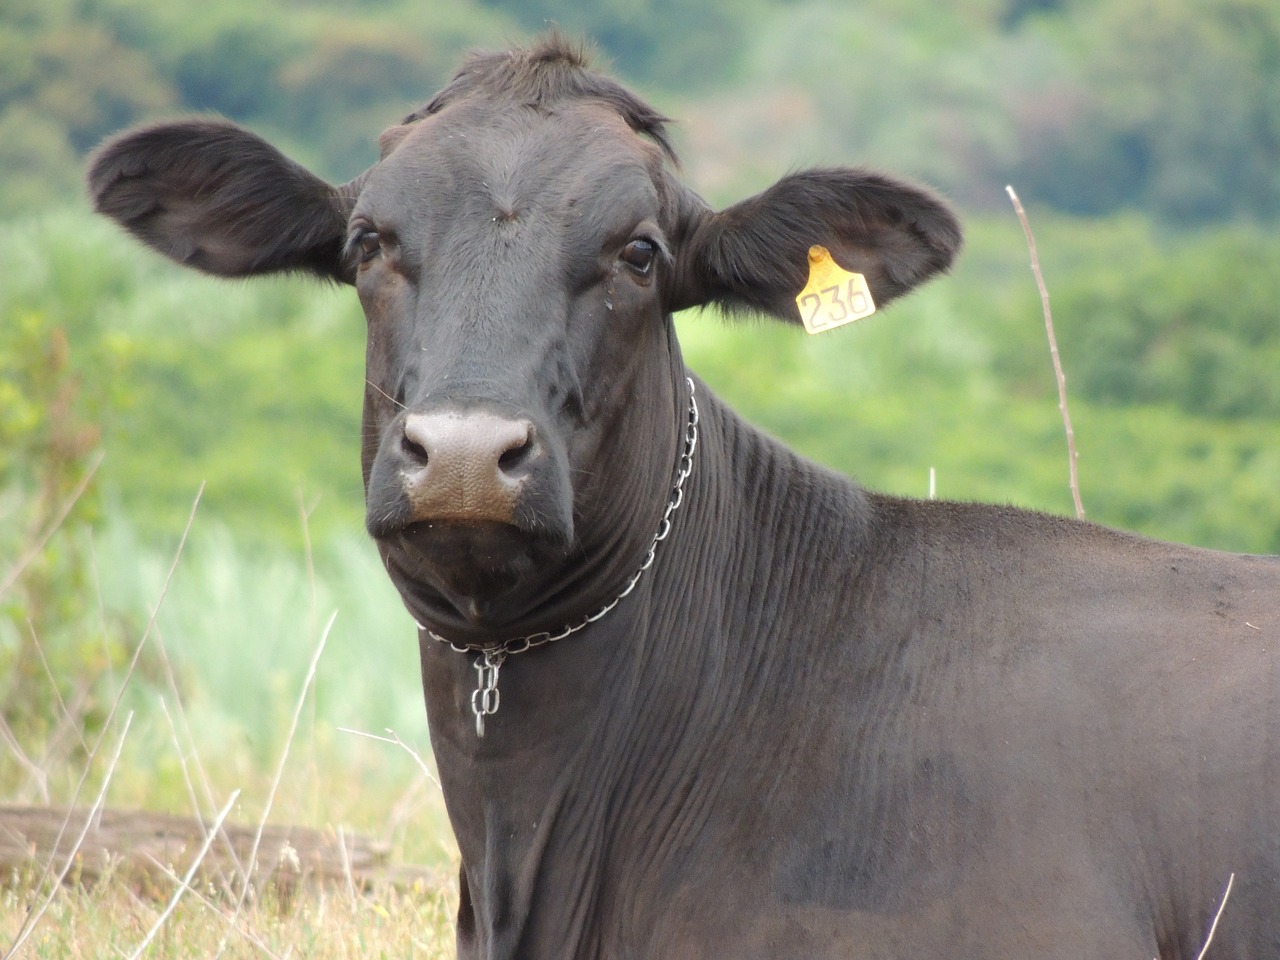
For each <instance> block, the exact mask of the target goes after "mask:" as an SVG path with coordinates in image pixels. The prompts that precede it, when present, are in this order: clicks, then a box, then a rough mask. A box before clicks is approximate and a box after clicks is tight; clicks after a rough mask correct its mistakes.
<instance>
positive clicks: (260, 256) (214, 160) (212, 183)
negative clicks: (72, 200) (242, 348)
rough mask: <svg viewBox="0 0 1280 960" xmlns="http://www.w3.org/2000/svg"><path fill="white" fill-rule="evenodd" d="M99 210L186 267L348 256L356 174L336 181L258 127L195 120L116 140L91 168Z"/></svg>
mask: <svg viewBox="0 0 1280 960" xmlns="http://www.w3.org/2000/svg"><path fill="white" fill-rule="evenodd" d="M88 181H89V193H90V196H91V197H92V199H93V203H94V207H95V209H96V210H97V211H98V212H99V213H102V214H105V215H106V216H108V217H111V218H112V219H113V220H116V221H117V222H118V223H120V224H121V225H122V226H123V227H125V228H126V229H127V230H129V232H130V233H132V234H133V235H134V236H136V237H138V238H139V239H140V240H142V241H143V242H144V243H146V244H147V245H148V246H150V247H152V248H154V249H155V250H158V251H159V252H160V253H163V254H164V255H165V256H167V257H169V258H170V259H172V260H176V261H177V262H178V263H181V264H183V265H185V266H189V267H195V268H196V269H199V270H203V271H205V272H206V273H212V274H217V275H219V276H227V277H241V276H251V275H254V274H261V273H272V272H276V271H281V270H303V271H308V272H310V273H314V274H318V275H319V276H322V277H326V278H329V279H335V280H345V279H348V278H347V277H346V276H345V275H344V271H343V269H342V263H341V255H342V244H343V240H344V238H345V234H346V224H347V217H348V215H349V214H350V212H351V208H352V206H353V205H354V203H355V196H356V194H357V192H358V190H357V189H355V184H356V183H357V182H358V181H353V183H352V184H348V185H346V186H344V187H332V186H330V185H329V184H328V183H326V182H325V181H324V180H321V179H320V178H319V177H317V176H315V175H314V174H312V173H311V172H309V171H308V170H306V169H305V168H304V167H302V166H300V165H299V164H297V163H294V162H293V161H292V160H290V159H289V158H288V157H286V156H285V155H284V154H282V153H281V152H280V151H279V150H277V149H276V148H275V147H273V146H271V144H269V143H267V142H266V141H265V140H263V139H262V138H261V137H259V136H257V135H256V134H253V133H250V132H249V131H247V130H244V129H242V128H240V127H237V126H235V125H234V124H230V123H226V122H223V121H213V120H188V121H182V122H178V123H167V124H160V125H156V126H149V127H142V128H139V129H137V130H133V131H129V132H127V133H124V134H122V135H120V136H118V137H116V138H114V139H112V140H109V141H107V142H106V143H105V144H103V146H102V147H100V148H99V150H98V151H97V153H96V154H94V156H93V158H92V160H91V161H90V166H89V174H88Z"/></svg>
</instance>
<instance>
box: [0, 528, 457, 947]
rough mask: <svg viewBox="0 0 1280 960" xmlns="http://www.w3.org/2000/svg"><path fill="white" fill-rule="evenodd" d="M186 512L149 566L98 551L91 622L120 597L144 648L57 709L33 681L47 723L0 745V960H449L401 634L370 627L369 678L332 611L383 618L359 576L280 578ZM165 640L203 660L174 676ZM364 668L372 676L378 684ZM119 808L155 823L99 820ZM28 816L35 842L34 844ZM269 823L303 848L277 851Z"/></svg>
mask: <svg viewBox="0 0 1280 960" xmlns="http://www.w3.org/2000/svg"><path fill="white" fill-rule="evenodd" d="M198 515H199V511H198V508H197V509H196V510H195V511H194V513H193V517H194V518H196V520H195V522H193V524H192V527H193V529H189V530H188V536H187V537H186V538H184V542H183V544H182V546H181V547H180V549H178V550H176V551H175V552H174V554H173V556H172V557H170V558H169V560H168V562H167V565H164V566H163V569H161V568H159V567H158V566H157V561H158V560H159V558H158V557H149V558H148V557H146V556H145V554H146V551H145V550H140V549H139V548H138V546H137V544H136V542H133V541H131V540H129V539H128V538H127V537H123V536H116V537H112V536H107V537H105V538H104V539H103V540H102V541H101V542H99V543H98V544H97V546H96V549H95V567H96V568H97V569H98V570H100V571H101V572H102V573H103V574H104V576H103V581H104V583H105V586H103V585H99V587H98V588H97V589H98V592H99V595H98V597H97V604H98V605H99V607H100V609H102V610H104V611H106V610H107V609H108V608H112V607H115V606H116V605H118V604H119V603H120V602H121V600H120V597H119V596H118V594H113V593H112V592H111V591H113V590H117V589H118V587H119V583H118V580H119V581H126V582H130V583H133V584H134V585H135V586H136V587H137V589H138V591H139V592H138V596H139V597H141V596H144V595H146V594H145V591H146V590H148V589H150V590H152V591H153V592H152V593H151V594H150V596H151V600H150V601H147V602H144V603H143V611H144V622H145V624H146V626H145V627H144V629H143V633H142V635H141V636H138V637H136V638H134V642H133V645H132V646H131V648H130V649H129V650H128V651H127V656H126V657H125V658H124V659H123V661H122V662H121V665H120V666H119V667H113V668H112V669H111V670H110V671H108V672H107V673H106V674H104V675H100V676H98V677H97V682H96V683H94V684H84V685H82V686H81V687H80V688H78V689H77V690H76V691H75V692H73V693H71V694H70V695H67V696H64V694H63V692H62V688H61V687H60V685H57V684H53V683H52V678H51V677H49V678H45V679H46V681H47V682H49V683H50V689H51V690H54V691H56V692H55V694H54V695H53V696H52V697H51V698H50V702H55V703H56V704H57V716H56V717H55V718H50V722H49V723H48V724H47V725H45V726H43V727H37V726H34V725H33V726H30V727H27V728H26V729H25V735H23V733H15V732H14V731H13V730H12V729H11V728H10V727H9V726H8V725H7V724H6V725H5V727H4V728H3V730H0V733H3V735H4V737H5V740H6V747H7V749H6V750H5V751H4V754H3V759H2V760H0V778H3V783H4V785H5V791H4V795H5V796H6V797H7V798H8V799H9V801H10V802H9V803H8V804H7V805H6V806H2V807H0V869H2V870H3V872H4V873H5V874H6V876H5V878H4V879H5V882H4V884H3V886H2V887H0V943H3V944H5V949H6V952H5V953H4V954H3V955H4V956H5V957H6V958H7V957H9V956H14V957H17V956H29V957H42V958H77V957H102V956H110V955H113V954H114V955H119V956H142V955H144V954H148V953H149V955H155V956H165V957H211V956H217V955H221V956H226V957H250V956H253V957H289V956H305V957H317V958H327V957H334V958H337V957H383V956H386V957H390V956H395V957H446V956H452V952H453V939H452V911H453V909H454V904H455V903H456V882H455V880H454V877H455V875H456V851H455V849H454V848H453V846H452V841H451V837H450V835H449V832H448V829H447V826H446V824H445V819H444V813H443V802H442V799H441V796H440V791H439V787H438V785H437V784H436V782H435V779H434V774H433V773H432V771H431V769H430V767H429V766H428V765H427V763H426V761H424V759H423V756H424V755H426V756H428V757H429V751H428V750H427V749H426V748H425V741H426V736H425V719H424V718H423V717H422V715H421V706H420V703H419V702H418V698H419V696H420V694H419V690H418V686H417V683H416V678H415V677H414V673H413V670H412V669H409V667H410V666H411V665H412V661H413V659H414V657H413V654H414V651H413V650H412V646H413V644H412V637H413V631H412V629H411V628H410V629H409V630H405V629H404V624H403V623H402V624H399V627H400V629H398V630H388V629H386V628H385V627H383V629H382V630H381V631H380V632H379V634H378V636H379V638H385V639H381V642H383V643H384V644H386V643H387V642H388V641H389V639H390V636H394V637H395V639H397V640H398V641H400V642H399V647H400V649H401V652H403V653H404V654H405V655H406V656H405V657H404V660H405V663H404V664H402V665H395V666H392V665H391V663H390V660H389V661H388V665H387V668H386V670H385V673H382V672H381V671H379V670H377V669H369V665H368V659H367V658H368V655H369V653H370V652H371V650H370V647H371V646H372V647H374V648H375V650H374V651H372V652H375V653H376V652H377V651H376V646H377V643H378V642H379V641H375V640H373V639H372V638H373V637H374V634H373V633H372V632H371V625H370V622H349V623H348V624H347V627H346V629H345V631H344V633H345V634H346V640H347V641H348V642H345V643H343V642H335V639H334V637H335V634H337V633H338V629H337V624H338V622H339V619H340V618H342V619H345V617H344V616H343V614H344V613H346V612H349V611H350V612H353V613H356V614H357V615H366V616H368V617H369V618H370V621H371V622H372V624H373V626H375V627H376V626H380V623H379V621H380V620H385V617H386V613H387V612H390V613H393V614H394V613H395V611H396V601H395V599H394V598H389V597H387V596H386V594H387V592H388V590H389V588H388V587H386V586H385V584H384V583H383V581H384V580H385V577H384V575H383V574H382V571H381V569H380V568H379V567H378V566H377V563H376V558H375V557H372V556H371V551H368V552H367V553H366V552H364V551H360V550H358V549H355V548H352V550H351V553H352V554H353V556H352V557H348V558H347V560H346V564H347V566H346V568H345V569H342V570H339V563H338V561H337V560H335V559H333V558H329V564H328V567H329V570H330V571H331V577H332V579H331V580H326V578H325V575H324V573H317V572H316V565H315V564H314V563H313V562H312V561H311V558H310V557H306V558H304V560H305V562H304V563H303V564H301V565H300V567H299V568H297V569H290V570H285V569H283V568H282V567H281V566H280V565H279V564H278V563H274V564H273V563H263V562H261V561H258V562H255V561H254V560H253V559H251V558H248V557H246V556H243V555H239V554H237V553H236V552H235V551H234V549H233V548H232V547H231V546H230V544H229V541H228V540H227V538H226V537H225V536H222V537H219V536H218V535H217V531H213V533H214V534H215V535H214V536H212V537H211V538H208V539H207V540H205V541H204V542H203V543H201V542H199V541H200V540H201V538H200V535H199V533H194V535H193V532H194V529H195V528H198V526H199V524H198ZM360 546H364V545H363V544H361V545H360ZM187 551H189V552H187ZM306 571H310V572H309V573H308V574H307V575H306V577H305V579H302V580H298V581H296V582H295V581H293V580H292V578H293V577H296V576H299V575H300V574H303V573H305V572H306ZM225 590H231V591H233V593H234V594H235V595H236V596H238V597H239V598H240V601H239V602H238V603H237V605H236V610H237V611H238V613H239V614H240V615H241V616H242V617H244V623H243V624H242V625H241V626H239V627H236V626H229V625H228V624H227V623H226V621H225V618H223V617H220V616H218V615H217V611H218V610H220V609H221V610H225V609H226V603H225V601H226V597H225V595H224V596H219V594H220V592H221V591H225ZM367 594H372V595H373V598H376V600H377V601H382V602H384V603H385V606H384V607H383V609H382V616H381V617H379V616H378V615H377V614H376V613H372V612H368V611H366V612H365V613H364V614H359V613H358V611H359V610H360V607H361V606H367V605H368V604H370V603H372V602H375V600H374V599H373V598H369V597H368V596H367ZM108 597H109V598H110V599H108ZM386 601H389V602H386ZM321 603H325V604H331V606H325V607H321V606H320V604H321ZM352 608H354V610H352ZM211 611H212V612H211ZM104 615H105V614H104ZM202 620H203V621H204V622H206V623H209V624H211V625H212V629H216V630H218V631H219V635H218V636H217V637H207V638H206V637H201V638H193V636H192V634H191V632H190V627H189V626H188V624H189V623H194V622H200V621H202ZM292 620H296V621H297V622H296V624H294V629H280V625H281V624H283V623H285V622H287V621H292ZM254 621H256V623H255V622H254ZM171 631H172V632H171ZM353 633H354V634H364V635H365V636H368V637H369V638H370V642H369V643H360V642H350V641H351V635H352V634H353ZM172 636H180V637H182V638H183V643H193V641H195V640H197V639H198V642H194V643H193V648H199V649H202V650H206V651H207V652H208V653H209V654H210V659H211V660H212V661H215V662H213V663H207V664H205V665H203V666H200V667H198V668H196V669H191V668H189V667H183V668H178V667H175V658H171V657H170V651H169V649H168V644H169V643H170V642H172V641H170V640H169V638H170V637H172ZM265 638H273V639H274V644H273V648H271V647H268V646H267V645H266V644H264V643H263V640H264V639H265ZM113 659H117V658H112V657H110V656H104V657H103V662H104V663H110V662H112V660H113ZM177 659H178V660H179V661H182V660H187V661H188V662H190V661H189V658H186V657H180V658H177ZM361 663H363V664H364V665H365V668H364V669H362V670H357V669H356V666H357V664H361ZM219 664H220V665H221V670H219V669H217V666H218V665H219ZM380 673H381V675H382V676H384V677H390V678H391V680H389V681H388V682H387V684H386V685H385V686H382V687H376V686H374V685H375V684H376V683H377V677H378V675H379V674H380ZM83 675H84V676H86V677H89V676H93V674H92V673H91V672H90V671H84V673H83ZM347 678H351V679H353V680H354V681H356V684H355V685H354V686H353V685H352V684H348V683H347V682H346V681H347ZM360 683H363V684H365V686H363V687H361V686H359V684H360ZM393 687H394V689H393ZM370 719H373V720H374V721H375V722H376V723H380V724H382V726H373V727H371V728H370V727H367V726H365V725H363V724H365V723H366V722H367V721H368V720H370ZM393 724H401V726H398V727H396V726H393ZM19 804H23V805H24V806H23V807H19ZM71 807H74V808H75V813H74V815H72V814H70V813H68V814H67V815H66V818H65V821H66V829H65V831H64V832H63V834H62V836H61V837H60V838H59V839H58V842H56V843H55V842H54V841H51V840H50V838H49V834H51V833H53V832H54V829H55V827H56V826H58V825H60V824H61V823H62V822H63V812H64V811H67V810H68V808H71ZM134 810H139V811H153V812H154V811H166V812H167V816H166V815H157V814H155V813H145V814H142V819H141V823H142V825H141V826H138V825H135V826H134V827H133V828H132V829H128V830H126V829H123V828H122V827H121V826H120V825H119V824H118V823H115V822H114V821H116V820H119V819H120V817H119V816H116V814H115V811H134ZM35 811H44V812H47V813H48V814H49V816H46V817H45V818H44V819H45V820H47V821H49V824H51V825H49V824H47V825H45V826H43V827H42V828H41V830H35V829H31V828H30V826H29V823H30V819H31V815H32V813H33V812H35ZM54 814H56V817H55V816H54ZM179 825H181V826H179ZM284 825H291V826H294V827H297V826H307V827H312V828H314V831H312V832H308V833H305V834H300V833H299V832H298V831H297V830H294V831H293V832H292V833H290V834H288V842H285V841H284V840H282V839H281V830H282V829H283V828H284ZM89 826H92V827H94V828H96V829H92V830H90V829H88V827H89ZM55 847H56V853H55ZM107 945H109V946H110V947H111V948H112V949H111V950H107V949H105V948H106V946H107Z"/></svg>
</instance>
